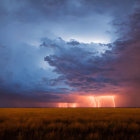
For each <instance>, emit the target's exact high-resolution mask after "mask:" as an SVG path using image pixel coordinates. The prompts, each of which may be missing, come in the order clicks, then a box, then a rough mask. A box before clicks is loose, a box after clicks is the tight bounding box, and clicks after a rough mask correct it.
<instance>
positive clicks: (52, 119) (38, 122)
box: [0, 108, 140, 140]
mask: <svg viewBox="0 0 140 140" xmlns="http://www.w3.org/2000/svg"><path fill="white" fill-rule="evenodd" d="M0 140H140V109H139V108H133V109H132V108H18V109H4V108H3V109H0Z"/></svg>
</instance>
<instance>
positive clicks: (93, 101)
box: [57, 95, 115, 108]
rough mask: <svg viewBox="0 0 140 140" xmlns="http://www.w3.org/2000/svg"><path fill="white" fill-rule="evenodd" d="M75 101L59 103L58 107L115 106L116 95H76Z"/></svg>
mask: <svg viewBox="0 0 140 140" xmlns="http://www.w3.org/2000/svg"><path fill="white" fill-rule="evenodd" d="M75 99H76V101H75V102H74V103H67V102H64V103H57V107H60V108H61V107H62V108H68V107H70V108H76V107H115V96H80V95H79V96H76V97H75Z"/></svg>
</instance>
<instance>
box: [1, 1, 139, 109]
mask: <svg viewBox="0 0 140 140" xmlns="http://www.w3.org/2000/svg"><path fill="white" fill-rule="evenodd" d="M138 2H139V1H138V0H133V1H132V0H124V1H123V3H122V1H121V0H113V1H112V0H101V1H99V0H93V1H91V0H24V1H23V0H13V1H12V2H11V1H10V0H1V1H0V30H1V32H0V57H1V58H0V67H1V69H0V89H1V90H0V106H1V107H4V106H8V107H9V106H11V105H12V104H13V105H15V106H19V105H20V101H21V102H22V103H24V106H28V104H29V103H30V102H31V104H30V105H31V106H35V103H39V102H42V103H45V102H56V101H60V100H61V99H62V100H63V95H64V94H66V95H68V94H69V93H75V92H79V94H80V93H81V92H83V93H82V94H85V95H86V94H88V93H93V94H103V93H107V92H108V93H114V94H120V95H121V96H127V95H128V96H127V97H128V102H127V103H126V104H127V105H132V104H134V105H135V106H138V105H139V104H138V102H139V100H137V102H136V103H134V100H136V98H137V97H139V95H140V94H139V92H140V88H139V85H140V76H139V75H140V63H139V62H140V56H139V54H140V47H139V46H140V41H139V36H140V23H139V21H140V10H139V3H138ZM116 31H117V34H115V33H114V32H116ZM59 36H60V37H59ZM61 37H62V38H61ZM70 39H72V40H70ZM68 40H70V41H68ZM77 40H78V41H77ZM94 41H95V42H101V43H92V42H94ZM86 42H91V43H86ZM102 42H109V43H108V44H106V43H102ZM60 94H61V96H59V95H60ZM130 98H132V99H133V100H132V101H130ZM16 101H17V102H18V103H17V104H16ZM8 102H10V103H9V104H8Z"/></svg>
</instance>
